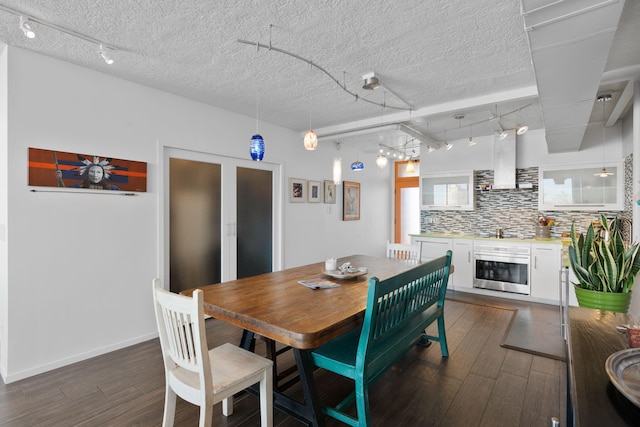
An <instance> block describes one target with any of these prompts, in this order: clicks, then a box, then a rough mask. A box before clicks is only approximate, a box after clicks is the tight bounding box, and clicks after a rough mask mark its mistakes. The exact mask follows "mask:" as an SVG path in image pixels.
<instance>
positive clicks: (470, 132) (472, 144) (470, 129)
mask: <svg viewBox="0 0 640 427" xmlns="http://www.w3.org/2000/svg"><path fill="white" fill-rule="evenodd" d="M467 145H468V146H469V147H473V146H474V145H476V142H475V141H474V140H473V125H469V142H468V143H467Z"/></svg>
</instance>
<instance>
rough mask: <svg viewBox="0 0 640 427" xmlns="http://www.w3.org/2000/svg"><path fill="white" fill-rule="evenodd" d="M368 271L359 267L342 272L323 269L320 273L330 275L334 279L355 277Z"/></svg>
mask: <svg viewBox="0 0 640 427" xmlns="http://www.w3.org/2000/svg"><path fill="white" fill-rule="evenodd" d="M368 272H369V271H368V270H367V269H366V268H359V269H357V270H356V271H355V272H353V273H343V272H342V271H340V270H333V271H326V270H323V271H322V274H326V275H327V276H331V277H333V278H335V279H355V278H356V277H360V276H364V275H365V274H367V273H368Z"/></svg>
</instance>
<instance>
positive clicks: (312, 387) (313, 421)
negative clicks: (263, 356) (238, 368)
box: [240, 329, 325, 427]
mask: <svg viewBox="0 0 640 427" xmlns="http://www.w3.org/2000/svg"><path fill="white" fill-rule="evenodd" d="M240 347H242V348H244V349H245V350H249V351H254V350H255V334H254V333H253V332H251V331H248V330H246V329H245V330H243V331H242V338H241V339H240ZM293 354H294V356H295V359H296V366H297V368H298V375H299V377H300V385H301V386H302V395H303V399H304V403H300V402H298V401H297V400H295V399H292V398H291V397H289V396H287V395H285V394H284V393H283V392H280V391H279V390H277V388H275V387H274V389H273V406H274V407H275V408H276V409H279V410H281V411H283V412H284V413H286V414H289V415H291V416H292V417H294V418H296V419H297V420H299V421H302V422H304V423H305V424H307V425H309V426H313V427H324V425H325V421H324V415H323V412H322V404H321V403H320V396H319V395H318V389H317V388H316V383H315V381H314V379H313V370H314V365H313V361H312V360H311V354H310V352H309V351H308V350H300V349H297V348H293ZM257 386H258V384H255V385H254V386H253V387H251V388H249V390H250V391H251V392H252V393H254V394H259V389H258V387H257Z"/></svg>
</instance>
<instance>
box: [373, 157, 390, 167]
mask: <svg viewBox="0 0 640 427" xmlns="http://www.w3.org/2000/svg"><path fill="white" fill-rule="evenodd" d="M388 161H389V160H388V159H387V158H386V157H385V156H383V155H382V154H379V155H378V157H376V165H378V167H379V168H380V169H384V167H385V166H387V162H388Z"/></svg>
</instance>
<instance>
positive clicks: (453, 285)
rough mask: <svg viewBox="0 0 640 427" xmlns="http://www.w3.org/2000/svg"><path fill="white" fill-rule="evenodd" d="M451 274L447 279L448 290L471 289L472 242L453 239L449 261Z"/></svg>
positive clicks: (470, 240)
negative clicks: (451, 267) (451, 266)
mask: <svg viewBox="0 0 640 427" xmlns="http://www.w3.org/2000/svg"><path fill="white" fill-rule="evenodd" d="M451 264H452V265H453V274H452V275H451V276H450V277H449V286H448V287H449V288H450V289H456V290H459V289H465V288H466V289H471V288H473V240H472V239H453V256H452V259H451Z"/></svg>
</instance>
